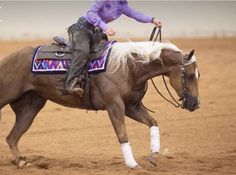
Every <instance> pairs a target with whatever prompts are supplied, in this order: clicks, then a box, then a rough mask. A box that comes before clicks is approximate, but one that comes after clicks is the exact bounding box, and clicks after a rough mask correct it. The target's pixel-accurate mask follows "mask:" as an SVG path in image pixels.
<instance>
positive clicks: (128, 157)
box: [121, 142, 138, 168]
mask: <svg viewBox="0 0 236 175" xmlns="http://www.w3.org/2000/svg"><path fill="white" fill-rule="evenodd" d="M121 149H122V152H123V156H124V159H125V164H126V165H127V166H128V167H130V168H135V167H136V166H137V165H138V164H137V162H136V161H135V160H134V156H133V153H132V150H131V147H130V144H129V142H127V143H122V144H121Z"/></svg>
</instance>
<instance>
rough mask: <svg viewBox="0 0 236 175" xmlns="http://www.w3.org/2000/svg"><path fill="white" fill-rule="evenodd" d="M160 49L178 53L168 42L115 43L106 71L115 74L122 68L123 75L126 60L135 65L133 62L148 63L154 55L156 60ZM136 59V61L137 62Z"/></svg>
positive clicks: (126, 66) (126, 63) (126, 64)
mask: <svg viewBox="0 0 236 175" xmlns="http://www.w3.org/2000/svg"><path fill="white" fill-rule="evenodd" d="M162 49H172V50H175V51H180V50H179V48H178V47H177V46H175V45H174V44H172V43H170V42H164V43H160V42H155V43H153V42H124V43H115V44H114V45H113V46H112V50H111V53H110V57H109V63H108V71H109V72H112V73H114V72H116V71H117V70H118V69H119V68H120V67H122V70H123V73H124V75H126V74H127V71H128V68H129V67H128V59H129V64H132V65H135V64H134V63H135V61H150V59H151V55H153V54H155V57H156V58H158V57H159V56H160V54H161V50H162ZM131 53H136V54H138V55H140V56H139V57H138V58H136V57H133V56H132V54H131ZM137 59H138V60H137Z"/></svg>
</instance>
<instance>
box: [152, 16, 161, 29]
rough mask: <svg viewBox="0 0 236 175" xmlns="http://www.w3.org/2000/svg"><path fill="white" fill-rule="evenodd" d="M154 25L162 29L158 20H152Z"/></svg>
mask: <svg viewBox="0 0 236 175" xmlns="http://www.w3.org/2000/svg"><path fill="white" fill-rule="evenodd" d="M152 23H153V24H154V25H155V26H157V27H158V28H161V27H162V24H161V21H159V20H158V19H157V18H155V17H154V18H152Z"/></svg>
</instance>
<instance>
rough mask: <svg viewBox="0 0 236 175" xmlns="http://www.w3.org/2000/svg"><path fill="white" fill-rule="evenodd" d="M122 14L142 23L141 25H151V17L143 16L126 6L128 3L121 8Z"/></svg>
mask: <svg viewBox="0 0 236 175" xmlns="http://www.w3.org/2000/svg"><path fill="white" fill-rule="evenodd" d="M123 14H124V15H126V16H128V17H130V18H133V19H135V20H136V21H139V22H142V23H152V18H153V17H151V16H148V15H145V14H143V13H141V12H139V11H137V10H135V9H133V8H131V7H129V6H128V3H126V4H125V5H124V8H123Z"/></svg>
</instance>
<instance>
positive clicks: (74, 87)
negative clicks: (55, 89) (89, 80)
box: [65, 77, 84, 97]
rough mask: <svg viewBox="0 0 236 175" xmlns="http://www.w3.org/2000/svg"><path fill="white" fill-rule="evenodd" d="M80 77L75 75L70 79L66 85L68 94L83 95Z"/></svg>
mask: <svg viewBox="0 0 236 175" xmlns="http://www.w3.org/2000/svg"><path fill="white" fill-rule="evenodd" d="M82 81H83V79H82V77H79V78H78V77H75V78H74V79H72V80H71V83H70V84H69V85H68V87H66V89H65V90H66V91H67V93H68V94H69V95H79V96H80V97H82V96H83V94H84V90H83V88H82V87H81V86H82Z"/></svg>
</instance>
